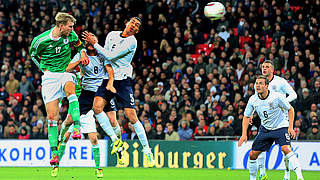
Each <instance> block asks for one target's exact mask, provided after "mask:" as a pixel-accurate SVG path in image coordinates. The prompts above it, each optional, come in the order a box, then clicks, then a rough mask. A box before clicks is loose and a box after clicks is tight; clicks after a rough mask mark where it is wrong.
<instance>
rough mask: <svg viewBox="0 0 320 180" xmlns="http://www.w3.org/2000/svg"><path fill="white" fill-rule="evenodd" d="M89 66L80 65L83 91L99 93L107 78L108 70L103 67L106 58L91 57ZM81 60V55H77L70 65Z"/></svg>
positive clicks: (99, 56)
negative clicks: (104, 78)
mask: <svg viewBox="0 0 320 180" xmlns="http://www.w3.org/2000/svg"><path fill="white" fill-rule="evenodd" d="M88 57H89V64H88V65H87V66H84V65H82V64H80V69H81V72H82V74H83V76H82V89H84V90H88V91H93V92H97V90H98V88H99V86H100V85H101V83H102V81H103V77H105V75H106V74H107V73H106V70H105V68H104V66H103V64H104V57H103V56H101V55H99V54H98V55H97V56H89V55H88ZM79 59H80V54H79V53H78V54H76V55H75V56H74V57H73V59H72V60H71V62H70V63H75V62H77V61H78V60H79Z"/></svg>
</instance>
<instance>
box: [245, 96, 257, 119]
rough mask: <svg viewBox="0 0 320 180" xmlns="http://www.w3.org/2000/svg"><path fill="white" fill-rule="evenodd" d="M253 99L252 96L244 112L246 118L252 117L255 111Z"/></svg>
mask: <svg viewBox="0 0 320 180" xmlns="http://www.w3.org/2000/svg"><path fill="white" fill-rule="evenodd" d="M252 99H253V96H251V97H250V98H249V101H248V104H247V106H246V109H245V110H244V113H243V115H244V116H246V117H250V116H251V115H252V113H253V111H254V107H253V102H252V101H253V100H252Z"/></svg>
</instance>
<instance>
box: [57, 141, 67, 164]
mask: <svg viewBox="0 0 320 180" xmlns="http://www.w3.org/2000/svg"><path fill="white" fill-rule="evenodd" d="M65 149H66V143H65V142H62V143H61V145H60V147H59V150H58V156H59V161H60V160H61V159H62V157H63V155H64V151H65Z"/></svg>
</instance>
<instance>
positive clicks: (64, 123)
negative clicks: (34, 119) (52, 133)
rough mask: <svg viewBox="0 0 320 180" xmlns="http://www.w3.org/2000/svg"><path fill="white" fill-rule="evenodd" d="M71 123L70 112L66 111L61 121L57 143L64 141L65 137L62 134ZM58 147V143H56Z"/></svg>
mask: <svg viewBox="0 0 320 180" xmlns="http://www.w3.org/2000/svg"><path fill="white" fill-rule="evenodd" d="M72 123H73V121H72V118H71V116H70V113H68V114H67V117H66V119H65V120H64V121H63V123H62V125H61V129H60V134H59V139H58V141H59V143H61V142H62V141H64V137H65V136H64V135H65V133H66V132H67V131H68V129H69V127H70V126H71V125H72ZM58 149H59V144H58Z"/></svg>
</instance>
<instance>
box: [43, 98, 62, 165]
mask: <svg viewBox="0 0 320 180" xmlns="http://www.w3.org/2000/svg"><path fill="white" fill-rule="evenodd" d="M45 106H46V111H47V114H48V115H47V116H48V139H49V143H50V147H51V151H52V158H51V160H50V164H51V165H56V164H59V157H58V151H57V144H58V135H59V130H58V126H57V124H58V120H59V99H56V100H54V101H51V102H49V103H47V104H46V105H45Z"/></svg>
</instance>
